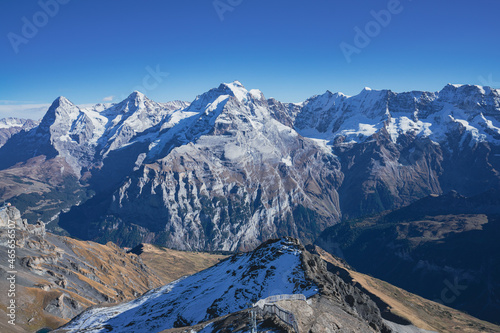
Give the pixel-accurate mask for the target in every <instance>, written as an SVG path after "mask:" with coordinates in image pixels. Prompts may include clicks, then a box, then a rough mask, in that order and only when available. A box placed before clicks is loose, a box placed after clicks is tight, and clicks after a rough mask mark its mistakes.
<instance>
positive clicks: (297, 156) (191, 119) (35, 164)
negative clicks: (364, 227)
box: [0, 81, 500, 250]
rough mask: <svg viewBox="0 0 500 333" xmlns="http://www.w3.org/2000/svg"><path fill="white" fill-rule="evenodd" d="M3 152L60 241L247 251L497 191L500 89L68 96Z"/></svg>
mask: <svg viewBox="0 0 500 333" xmlns="http://www.w3.org/2000/svg"><path fill="white" fill-rule="evenodd" d="M34 125H35V126H34V127H31V128H26V129H24V130H22V131H19V132H18V133H16V134H14V135H12V136H11V137H10V138H9V139H8V140H7V141H6V142H5V144H4V145H3V146H2V147H1V148H0V157H1V159H0V169H1V170H0V180H1V183H0V194H1V195H2V199H4V200H5V199H7V200H10V201H11V202H13V203H14V204H15V205H16V206H17V207H18V208H19V209H20V210H21V211H22V213H23V214H24V215H25V216H26V217H29V218H30V220H36V219H41V220H43V221H45V222H49V221H52V223H50V224H49V225H48V228H49V229H50V230H53V231H58V232H60V233H64V232H67V233H69V234H70V235H73V236H76V237H79V238H82V239H89V240H97V241H100V242H106V241H110V240H111V241H114V242H116V243H117V244H119V245H123V246H125V245H126V246H135V245H137V244H139V243H142V242H152V243H156V244H160V245H165V246H168V247H172V248H178V249H191V250H201V249H205V250H237V249H251V248H255V247H256V246H257V245H258V244H260V242H261V241H263V240H265V239H268V238H273V237H278V236H287V235H289V236H294V237H299V238H300V239H302V240H303V241H305V242H312V241H314V239H315V238H316V237H317V236H318V235H319V234H320V233H321V232H322V231H323V230H324V229H326V228H327V227H330V226H332V225H335V224H337V223H338V222H340V221H341V220H346V219H348V218H356V217H360V216H364V215H367V214H372V213H378V212H381V211H385V210H388V209H397V208H399V207H403V206H405V205H408V204H410V203H412V202H414V201H415V200H417V199H420V198H423V197H425V196H427V195H430V194H442V193H446V192H448V191H450V190H456V191H458V192H459V193H461V194H464V195H475V194H479V193H480V192H482V191H484V190H487V189H488V188H498V187H499V181H500V174H499V172H498V170H499V166H500V91H499V90H497V89H491V88H488V87H480V86H471V85H451V84H450V85H447V86H445V87H444V88H443V89H442V90H441V91H439V92H417V91H413V92H408V93H395V92H392V91H390V90H381V91H376V90H371V89H368V88H365V89H364V90H363V91H362V92H361V93H360V94H358V95H356V96H352V97H350V96H346V95H343V94H341V93H331V92H328V91H327V92H326V93H324V94H322V95H318V96H313V97H311V98H310V99H308V100H306V101H304V102H302V103H282V102H280V101H277V100H275V99H272V98H270V99H267V98H265V97H264V95H263V94H262V92H260V91H259V90H255V89H253V90H247V89H246V88H245V87H244V86H243V85H242V84H241V83H240V82H238V81H235V82H232V83H228V84H221V85H220V86H219V87H218V88H214V89H211V90H210V91H208V92H206V93H204V94H202V95H200V96H198V97H197V98H196V99H195V100H194V101H193V102H191V103H187V102H180V101H175V102H169V103H157V102H154V101H151V100H150V99H148V98H147V97H146V96H145V95H143V94H142V93H140V92H134V93H132V94H131V95H130V96H129V97H128V98H127V99H125V100H124V101H122V102H120V103H116V104H97V105H94V106H92V107H78V106H77V105H74V104H73V103H71V102H70V101H69V100H68V99H66V98H64V97H59V98H57V99H56V100H55V101H54V102H53V103H52V105H51V106H50V108H49V109H48V111H47V113H46V114H45V116H44V117H43V119H42V120H41V121H40V123H39V124H34Z"/></svg>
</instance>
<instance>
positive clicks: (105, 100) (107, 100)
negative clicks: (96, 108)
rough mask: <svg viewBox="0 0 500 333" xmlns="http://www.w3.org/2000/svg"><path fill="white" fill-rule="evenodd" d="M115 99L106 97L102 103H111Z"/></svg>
mask: <svg viewBox="0 0 500 333" xmlns="http://www.w3.org/2000/svg"><path fill="white" fill-rule="evenodd" d="M114 98H115V96H108V97H104V98H103V99H102V101H103V102H111V101H112V100H113V99H114Z"/></svg>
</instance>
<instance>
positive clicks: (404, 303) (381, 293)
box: [316, 247, 500, 333]
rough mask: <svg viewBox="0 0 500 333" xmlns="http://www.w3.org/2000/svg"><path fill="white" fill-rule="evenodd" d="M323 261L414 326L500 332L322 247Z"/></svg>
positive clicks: (455, 331)
mask: <svg viewBox="0 0 500 333" xmlns="http://www.w3.org/2000/svg"><path fill="white" fill-rule="evenodd" d="M316 251H317V252H318V254H319V255H320V256H321V258H322V259H323V260H325V261H327V262H329V263H331V264H333V265H335V266H337V267H340V268H341V269H344V270H346V271H347V272H348V274H349V275H350V277H351V278H352V279H353V281H354V282H357V283H358V284H359V285H360V286H361V287H362V288H364V289H365V290H366V291H368V292H369V293H371V294H373V295H375V296H376V297H378V298H380V299H381V300H382V301H383V302H384V303H386V304H387V305H388V306H389V307H390V312H391V313H393V314H395V315H398V316H401V317H403V318H406V319H408V320H409V321H411V322H412V324H413V325H415V326H417V327H419V328H422V329H425V330H430V331H436V332H440V333H448V332H449V333H468V332H500V326H497V325H493V324H491V323H488V322H486V321H482V320H480V319H477V318H474V317H472V316H469V315H467V314H465V313H463V312H460V311H458V310H455V309H452V308H449V307H447V306H444V305H441V304H439V303H436V302H433V301H430V300H427V299H425V298H422V297H419V296H417V295H414V294H411V293H409V292H407V291H405V290H403V289H400V288H398V287H395V286H393V285H391V284H389V283H387V282H384V281H381V280H379V279H376V278H373V277H371V276H368V275H365V274H361V273H358V272H356V271H353V270H352V269H351V268H350V267H348V266H347V265H345V264H344V263H343V262H341V261H340V260H338V259H336V258H335V257H333V256H332V255H331V254H329V253H328V252H326V251H324V250H323V249H321V248H320V247H316Z"/></svg>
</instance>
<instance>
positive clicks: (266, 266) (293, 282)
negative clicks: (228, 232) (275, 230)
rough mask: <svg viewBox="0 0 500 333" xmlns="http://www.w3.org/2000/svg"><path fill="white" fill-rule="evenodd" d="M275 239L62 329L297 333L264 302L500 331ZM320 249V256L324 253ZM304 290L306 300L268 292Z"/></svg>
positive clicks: (370, 319) (327, 315)
mask: <svg viewBox="0 0 500 333" xmlns="http://www.w3.org/2000/svg"><path fill="white" fill-rule="evenodd" d="M308 249H310V250H311V252H310V251H308V250H306V248H304V247H303V246H302V245H301V244H300V242H299V241H298V240H296V239H292V238H284V239H280V240H270V241H267V242H265V243H263V244H262V245H260V246H259V247H258V248H257V249H255V250H254V251H251V252H247V253H239V254H236V255H234V256H232V257H229V258H226V259H224V260H223V261H221V262H220V263H218V264H216V265H215V266H213V267H211V268H208V269H206V270H204V271H201V272H199V273H197V274H194V275H191V276H188V277H184V278H181V279H179V280H177V281H174V282H172V283H170V284H168V285H165V286H163V287H161V288H157V289H154V290H151V291H150V292H148V293H146V294H144V295H143V296H141V297H139V298H137V299H136V300H134V301H131V302H127V303H123V304H119V305H116V306H113V307H106V308H102V307H94V308H91V309H88V310H86V311H84V312H83V313H82V314H80V315H79V316H77V317H76V318H74V319H73V320H72V321H70V322H69V323H68V324H67V325H65V326H63V327H61V328H59V329H58V330H57V331H56V332H66V333H69V332H131V331H133V332H138V333H140V332H203V333H209V332H214V333H215V332H248V331H249V330H250V327H249V322H250V309H251V308H253V310H252V311H254V312H255V313H256V324H257V327H258V329H259V330H266V331H271V332H294V330H293V329H292V327H291V326H289V325H287V324H286V323H284V322H283V321H282V320H281V319H279V318H278V317H276V316H275V315H272V314H266V313H263V312H261V311H259V310H258V307H259V304H260V305H262V304H264V303H266V302H267V304H268V305H275V306H278V307H279V308H280V309H282V310H285V311H288V313H289V314H290V313H291V314H292V315H293V316H294V318H295V321H296V324H297V327H298V328H299V331H300V332H312V333H316V332H353V333H354V332H387V333H389V332H411V333H426V332H436V331H438V329H439V332H444V333H447V332H477V331H483V332H499V331H500V327H498V326H495V325H492V324H489V323H485V322H481V321H479V320H477V319H475V318H473V317H470V316H468V315H466V314H463V313H460V312H458V311H456V310H452V309H450V308H447V307H445V306H442V305H440V304H436V303H433V302H431V301H428V300H425V299H422V298H419V297H417V296H415V295H412V294H409V293H407V292H405V291H403V290H400V289H398V288H395V287H393V286H391V285H388V284H387V283H383V282H382V281H378V280H376V279H374V278H371V277H368V276H366V275H363V274H359V273H357V272H355V271H353V270H352V269H351V268H350V267H349V266H347V265H346V264H344V263H342V262H341V261H340V260H339V259H338V258H334V257H332V256H331V255H328V254H327V253H326V252H325V251H323V250H321V249H320V248H317V247H316V248H314V247H308ZM320 255H321V256H320ZM293 293H295V294H303V295H304V296H305V297H306V298H307V300H300V299H296V300H280V301H276V302H274V303H273V301H270V300H269V299H267V300H264V299H265V298H267V297H268V296H277V295H284V294H293Z"/></svg>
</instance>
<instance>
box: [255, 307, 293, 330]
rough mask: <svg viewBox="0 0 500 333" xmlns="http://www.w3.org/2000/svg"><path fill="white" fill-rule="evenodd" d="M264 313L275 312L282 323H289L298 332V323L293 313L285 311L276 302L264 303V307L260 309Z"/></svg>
mask: <svg viewBox="0 0 500 333" xmlns="http://www.w3.org/2000/svg"><path fill="white" fill-rule="evenodd" d="M261 311H262V312H263V313H264V314H266V313H272V314H275V315H276V316H277V317H278V318H279V319H281V320H282V321H283V322H284V323H286V324H288V325H290V326H291V327H292V328H293V330H294V331H295V332H296V333H299V325H298V324H297V320H295V315H294V314H293V313H292V312H290V311H287V310H285V309H283V308H281V307H279V306H277V305H276V304H266V305H264V308H263V309H262V310H261Z"/></svg>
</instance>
